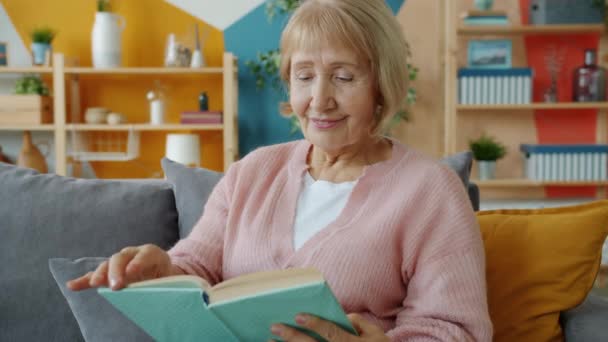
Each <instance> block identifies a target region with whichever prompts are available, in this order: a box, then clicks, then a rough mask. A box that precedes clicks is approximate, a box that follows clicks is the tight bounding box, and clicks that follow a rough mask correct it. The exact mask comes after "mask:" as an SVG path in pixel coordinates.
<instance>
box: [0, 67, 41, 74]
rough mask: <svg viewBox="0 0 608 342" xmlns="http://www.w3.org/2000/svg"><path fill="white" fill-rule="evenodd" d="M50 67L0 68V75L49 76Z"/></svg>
mask: <svg viewBox="0 0 608 342" xmlns="http://www.w3.org/2000/svg"><path fill="white" fill-rule="evenodd" d="M52 72H53V68H51V67H4V66H3V67H0V74H51V73H52Z"/></svg>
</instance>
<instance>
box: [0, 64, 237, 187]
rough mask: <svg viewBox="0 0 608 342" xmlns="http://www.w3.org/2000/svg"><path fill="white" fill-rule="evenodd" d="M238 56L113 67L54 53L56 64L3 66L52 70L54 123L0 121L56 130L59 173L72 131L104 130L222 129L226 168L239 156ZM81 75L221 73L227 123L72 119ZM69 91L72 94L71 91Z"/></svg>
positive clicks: (76, 113)
mask: <svg viewBox="0 0 608 342" xmlns="http://www.w3.org/2000/svg"><path fill="white" fill-rule="evenodd" d="M236 62H237V60H236V57H235V56H234V55H233V54H231V53H224V56H223V65H222V66H221V67H206V68H196V69H191V68H164V67H126V68H111V69H96V68H91V67H77V66H66V63H65V56H64V55H63V54H54V55H53V66H52V67H28V68H11V67H0V74H25V73H36V74H48V75H49V76H52V82H53V98H54V100H53V124H44V125H0V131H24V130H28V131H50V132H53V133H54V146H55V169H56V173H57V174H59V175H66V173H67V164H68V160H69V156H68V151H67V142H68V139H69V138H70V137H68V136H69V135H72V134H75V133H76V132H81V133H82V132H87V131H103V132H120V131H127V132H131V131H136V132H145V131H148V132H150V131H156V132H170V131H186V132H188V131H190V132H196V131H221V132H222V137H223V156H224V170H226V169H227V168H228V167H229V166H230V164H232V163H233V162H234V161H236V160H237V159H238V155H239V153H238V113H237V108H238V106H237V102H238V69H237V63H236ZM81 75H109V76H112V75H116V76H121V75H125V76H138V75H161V76H163V75H184V76H193V77H196V76H200V75H217V76H221V77H222V79H221V82H222V87H223V99H224V102H223V110H222V112H223V123H222V124H178V123H175V124H172V123H168V124H163V125H152V124H147V123H130V124H122V125H108V124H100V125H90V124H80V123H70V122H69V120H68V108H67V105H66V104H67V97H68V96H70V98H71V106H70V109H69V112H70V113H71V115H70V116H69V117H79V116H80V114H81V113H80V111H81V108H80V93H79V92H80V90H79V89H80V86H79V76H81ZM68 94H69V95H68Z"/></svg>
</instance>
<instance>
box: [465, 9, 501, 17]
mask: <svg viewBox="0 0 608 342" xmlns="http://www.w3.org/2000/svg"><path fill="white" fill-rule="evenodd" d="M462 16H463V17H495V16H503V17H506V16H507V11H501V10H487V11H482V10H474V9H472V10H468V11H466V12H464V13H463V15H462Z"/></svg>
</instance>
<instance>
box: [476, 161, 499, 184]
mask: <svg viewBox="0 0 608 342" xmlns="http://www.w3.org/2000/svg"><path fill="white" fill-rule="evenodd" d="M477 165H478V167H479V180H489V179H494V177H495V175H496V161H494V160H478V161H477Z"/></svg>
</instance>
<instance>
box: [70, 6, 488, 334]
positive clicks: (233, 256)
mask: <svg viewBox="0 0 608 342" xmlns="http://www.w3.org/2000/svg"><path fill="white" fill-rule="evenodd" d="M281 53H282V58H281V76H282V78H283V79H284V81H285V82H286V84H287V86H288V88H289V94H290V101H289V104H290V107H291V110H292V111H293V113H295V115H297V117H298V119H299V121H300V124H301V127H302V132H303V133H304V136H305V138H306V139H304V140H301V141H296V142H290V143H285V144H280V145H275V146H269V147H264V148H260V149H258V150H256V151H254V152H252V153H250V154H249V155H247V156H246V157H245V158H243V159H242V160H241V161H239V162H237V163H235V164H234V165H233V166H232V167H230V169H229V170H228V171H227V173H226V175H225V176H224V178H223V179H222V180H221V181H220V183H219V184H218V185H217V186H216V187H215V189H214V191H213V193H212V195H211V196H210V198H209V200H208V202H207V204H206V207H205V210H204V214H203V216H202V217H201V218H200V220H199V221H198V223H197V224H196V226H195V227H194V229H193V231H192V233H191V234H190V236H188V237H187V238H186V239H184V240H182V241H180V242H179V243H178V244H177V245H176V246H175V247H173V248H172V249H171V250H170V251H169V252H168V253H167V252H165V251H163V250H161V249H160V248H158V247H155V246H150V245H146V246H140V247H127V248H125V249H123V250H122V251H121V252H120V253H117V254H115V255H113V256H112V258H111V259H110V260H109V262H105V263H103V264H101V265H100V266H99V267H98V269H97V270H96V271H95V272H92V273H89V274H87V275H84V276H82V277H80V278H78V279H75V280H73V281H71V282H70V283H69V284H68V286H69V287H70V288H72V289H74V290H80V289H84V288H89V287H97V286H103V285H107V284H109V285H110V286H111V287H112V288H114V289H118V288H121V287H124V286H125V285H126V284H128V283H129V282H132V281H135V280H142V279H148V278H154V277H163V276H168V275H174V274H182V273H191V274H197V275H200V276H202V277H204V278H206V279H207V280H209V282H210V283H212V284H214V283H217V282H220V281H223V280H226V279H229V278H232V277H235V276H238V275H242V274H245V273H250V272H257V271H262V270H269V269H280V268H288V267H314V268H317V269H318V270H320V271H321V272H322V273H323V274H324V276H325V278H326V279H327V282H328V284H329V285H330V287H331V288H332V290H333V291H334V293H335V295H336V297H337V298H338V300H339V301H340V303H341V305H342V306H343V308H344V310H345V311H346V312H347V313H350V315H349V318H350V319H351V320H352V323H353V325H354V326H355V327H356V329H357V330H358V331H359V333H360V334H359V335H360V336H354V335H350V334H349V333H347V332H346V331H344V330H341V329H340V328H339V327H337V326H336V325H334V324H332V323H330V322H328V321H323V320H321V319H319V318H316V317H311V316H309V315H298V317H296V322H297V323H299V324H301V325H302V326H304V327H306V328H309V329H311V330H313V331H316V332H317V333H318V334H319V335H321V336H323V337H325V338H326V339H328V340H331V341H387V340H393V341H414V340H416V341H419V340H420V341H422V340H425V341H426V340H439V341H490V340H491V337H492V326H491V322H490V319H489V314H488V308H487V301H486V285H485V265H484V264H485V261H484V250H483V245H482V240H481V237H480V232H479V227H478V225H477V221H476V219H475V215H474V213H473V210H472V208H471V205H470V202H469V201H468V197H467V194H466V192H465V189H464V187H463V186H462V182H461V181H460V179H459V178H458V177H457V176H456V175H455V173H453V172H452V171H451V170H449V169H447V168H446V167H444V166H443V165H441V164H440V163H438V162H437V161H435V160H434V159H432V158H429V157H426V156H424V155H422V154H421V153H419V152H416V151H414V150H412V149H411V148H409V147H406V146H404V145H402V144H400V143H399V142H397V141H395V140H391V139H389V138H386V137H383V136H381V132H382V131H383V127H384V126H385V124H386V122H387V121H388V120H390V119H391V117H392V115H393V114H394V113H396V112H397V111H398V110H399V109H400V108H401V106H402V105H403V99H404V97H405V94H406V93H407V79H408V77H407V73H408V72H407V67H406V65H407V63H406V56H407V45H406V43H405V40H404V37H403V35H402V32H401V28H400V27H399V24H398V23H397V21H396V19H395V17H394V16H393V14H392V13H391V11H390V10H389V8H387V6H386V4H385V3H384V0H307V1H305V2H303V4H302V5H301V6H300V8H299V9H297V11H296V12H295V13H294V15H293V16H292V17H291V19H290V21H289V23H288V24H287V27H286V28H285V30H284V32H283V36H282V39H281ZM268 329H271V331H272V332H273V333H274V334H275V335H277V336H280V337H281V338H282V339H283V340H286V341H309V340H310V337H308V336H307V335H304V334H301V333H300V332H298V331H297V330H295V329H293V328H290V327H288V326H284V325H273V326H272V327H268Z"/></svg>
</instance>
